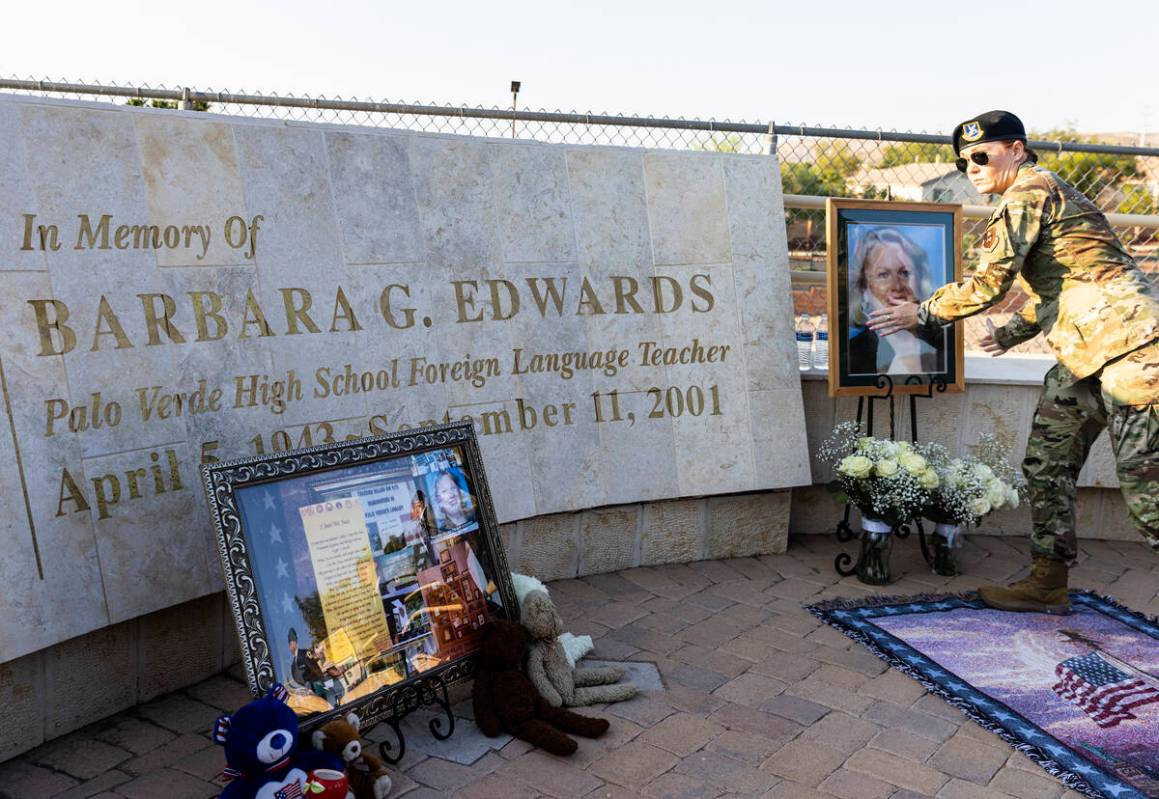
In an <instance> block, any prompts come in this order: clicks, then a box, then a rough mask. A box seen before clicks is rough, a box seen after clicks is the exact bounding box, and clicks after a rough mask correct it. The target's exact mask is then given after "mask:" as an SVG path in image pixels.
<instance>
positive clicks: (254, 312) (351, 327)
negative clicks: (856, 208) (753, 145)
mask: <svg viewBox="0 0 1159 799" xmlns="http://www.w3.org/2000/svg"><path fill="white" fill-rule="evenodd" d="M450 285H451V287H452V289H453V295H454V301H455V309H454V313H455V318H454V321H455V323H456V324H469V323H476V322H505V321H507V320H509V319H513V318H514V317H515V316H516V315H517V314H519V313H533V314H536V313H537V314H539V316H541V317H543V318H545V319H546V318H549V317H562V316H565V315H572V314H574V315H576V316H602V315H605V314H669V313H675V312H676V311H679V310H680V309H681V308H684V307H688V309H689V310H690V311H691V312H692V313H708V312H710V311H712V309H713V308H714V307H716V298H715V296H714V295H713V293H712V277H711V276H710V275H708V274H705V273H697V274H693V275H691V276H690V277H688V280H687V283H686V284H685V283H681V282H680V281H679V280H677V279H675V278H672V277H669V276H667V275H653V276H650V277H647V278H646V279H640V278H636V277H631V276H627V275H612V276H610V277H608V278H603V279H596V280H594V281H593V280H589V279H588V278H587V277H586V276H585V277H582V278H580V279H579V280H577V279H575V278H574V277H529V278H525V279H524V280H523V281H522V283H521V284H517V283H514V282H512V281H510V280H503V279H497V280H452V281H450ZM276 291H277V292H278V294H279V295H280V299H281V302H280V303H275V307H270V304H269V300H266V306H263V305H262V304H261V303H260V302H259V301H258V299H257V298H256V297H255V296H254V293H253V291H252V290H251V289H247V290H246V292H245V295H244V297H243V296H240V295H232V296H231V295H227V294H222V293H219V292H216V291H187V292H185V294H184V296H182V295H176V296H174V295H169V294H165V293H163V292H146V293H141V294H136V295H135V296H133V297H123V296H120V297H116V296H115V297H114V298H113V299H112V300H110V299H109V298H108V297H107V296H106V295H104V294H102V295H100V296H99V297H94V298H93V300H92V305H93V306H95V307H87V308H84V309H82V310H83V311H84V312H85V313H83V314H81V316H82V318H87V319H92V318H94V317H95V322H94V323H92V324H91V327H90V326H88V325H86V326H85V327H84V328H81V327H80V325H78V324H76V323H73V322H70V319H71V318H72V315H73V311H74V308H71V307H70V306H69V305H67V304H66V303H64V302H63V301H61V300H57V299H51V298H43V299H40V298H38V299H29V300H26V302H27V303H28V304H29V305H30V306H31V307H32V311H33V321H34V323H35V325H36V329H37V332H38V334H39V338H40V350H39V353H38V354H39V355H43V356H55V355H64V354H66V353H68V352H71V351H72V350H74V349H76V347H77V346H78V344H79V345H80V346H82V347H84V348H85V349H87V350H88V351H89V352H99V351H101V350H102V349H132V348H134V347H138V346H146V347H156V346H162V345H171V344H186V343H190V342H203V341H220V340H221V339H224V338H226V337H227V336H229V337H232V338H236V339H250V338H267V337H271V336H279V335H285V336H293V335H299V334H317V333H323V332H329V333H350V332H357V331H359V330H363V329H365V325H366V324H368V323H369V321H370V320H375V322H374V323H375V324H378V323H379V322H378V320H381V322H383V323H385V324H386V325H387V326H388V327H390V328H393V329H396V330H406V329H408V328H411V327H414V325H415V324H416V323H417V321H416V320H417V319H418V313H419V309H418V308H417V307H416V306H414V305H411V304H410V303H409V300H410V297H411V290H410V286H409V285H407V284H405V283H391V284H389V285H387V286H385V287H384V288H383V289H382V291H381V292H379V294H378V296H377V299H376V300H375V301H371V302H366V303H364V304H363V306H362V307H356V306H355V305H353V304H351V302H350V299H349V298H348V296H347V293H346V291H344V290H343V288H342V286H341V285H337V286H336V287H335V289H334V291H333V292H332V293H331V292H327V293H326V295H325V296H324V297H316V296H315V293H317V292H315V293H311V292H310V291H307V290H306V289H304V288H299V287H284V288H278V289H276ZM316 306H318V307H316ZM368 306H369V307H368ZM319 308H320V310H319ZM90 313H91V315H90ZM128 314H135V315H137V317H138V318H139V319H141V320H142V321H143V322H144V325H143V327H144V330H145V336H144V340H141V339H140V335H139V334H138V338H137V340H134V339H133V338H131V337H130V336H129V333H128V332H127V330H126V326H125V324H124V323H123V322H122V319H124V318H126V315H128ZM320 323H321V324H320ZM433 323H434V320H433V319H432V318H431V317H430V316H429V315H426V316H423V317H422V324H423V326H425V327H431V325H432V324H433Z"/></svg>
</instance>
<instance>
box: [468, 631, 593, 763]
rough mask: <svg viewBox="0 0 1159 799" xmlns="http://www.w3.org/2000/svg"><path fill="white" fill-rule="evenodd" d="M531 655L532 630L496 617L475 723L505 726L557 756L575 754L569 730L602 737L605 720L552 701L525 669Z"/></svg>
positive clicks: (478, 684) (485, 650) (478, 685)
mask: <svg viewBox="0 0 1159 799" xmlns="http://www.w3.org/2000/svg"><path fill="white" fill-rule="evenodd" d="M526 654H527V631H526V630H525V629H523V626H522V625H520V624H519V623H518V622H513V621H506V620H503V619H496V620H495V621H490V622H488V623H487V624H486V625H484V627H483V630H482V635H481V641H480V647H479V672H478V674H476V675H475V687H474V691H473V693H472V699H473V700H474V706H475V723H476V724H477V725H478V726H479V729H480V730H482V732H483V734H484V735H487V736H489V737H492V738H494V737H495V736H496V735H498V734H499V733H501V732H504V731H506V732H509V733H510V734H512V735H514V736H515V737H516V738H519V739H521V740H524V741H527V742H528V743H530V744H534V745H535V746H538V747H540V748H541V749H544V750H546V751H548V752H551V753H552V754H553V755H570V754H572V753H573V752H575V750H576V742H575V739H573V738H571V737H569V736H568V735H566V733H569V732H570V733H573V734H575V735H582V736H584V737H585V738H598V737H599V736H601V735H603V734H604V733H605V732H607V731H608V722H607V720H606V719H595V718H589V717H587V716H581V715H579V714H578V713H572V712H571V711H570V710H564V709H563V708H555V707H552V706H551V705H549V704H548V703H547V700H545V699H544V698H543V697H542V696H540V695H539V692H538V691H536V690H535V686H534V685H533V684H532V683H531V680H529V679H528V678H527V675H525V674H524V673H523V672H522V671H520V666H521V665H522V663H523V659H524V656H525V655H526Z"/></svg>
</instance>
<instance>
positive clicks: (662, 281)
mask: <svg viewBox="0 0 1159 799" xmlns="http://www.w3.org/2000/svg"><path fill="white" fill-rule="evenodd" d="M648 279H649V280H650V281H651V282H652V299H653V301H654V303H655V308H656V313H659V314H664V313H672V312H673V311H675V310H676V309H677V308H679V307H680V305H681V304H682V303H683V302H684V292H683V291H682V290H681V288H680V284H679V283H677V282H676V281H675V280H674V279H673V278H670V277H668V275H654V276H652V277H650V278H648ZM663 285H667V286H668V287H669V288H670V289H671V290H672V306H671V307H669V308H665V307H664V290H663V289H662V288H661V286H663Z"/></svg>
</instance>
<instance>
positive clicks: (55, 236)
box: [20, 214, 60, 252]
mask: <svg viewBox="0 0 1159 799" xmlns="http://www.w3.org/2000/svg"><path fill="white" fill-rule="evenodd" d="M23 216H24V240H23V241H22V242H21V243H20V249H21V250H26V251H27V250H33V249H39V250H41V251H42V252H43V251H44V250H52V251H53V252H56V251H57V250H59V249H60V229H59V228H57V226H56V225H37V224H36V214H24V215H23ZM34 232H35V233H36V237H37V239H38V242H37V243H38V246H37V247H34V246H33V244H32V234H33V233H34Z"/></svg>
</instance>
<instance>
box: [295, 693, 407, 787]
mask: <svg viewBox="0 0 1159 799" xmlns="http://www.w3.org/2000/svg"><path fill="white" fill-rule="evenodd" d="M359 725H360V722H359V720H358V716H356V715H355V714H353V713H347V714H346V718H344V719H343V718H336V719H334V720H333V721H331V722H328V723H327V724H325V725H324V726H323V727H322V728H321V729H317V730H314V732H313V734H312V735H311V736H310V742H311V743H312V744H314V748H315V749H317V750H318V751H320V752H329V753H330V754H334V755H338V756H339V757H340V758H342V759H343V760H344V761H346V780H347V782H349V783H350V790H351V791H352V792H353V794H354V799H386V796H387V794H389V793H390V786H391V781H390V777H389V776H387V773H386V765H385V764H384V763H383V762H382V761H381V760H379V759H378V758H377V757H375V756H374V755H372V754H370V753H368V752H364V751H362V742H361V741H360V740H359V739H358V727H359Z"/></svg>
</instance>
